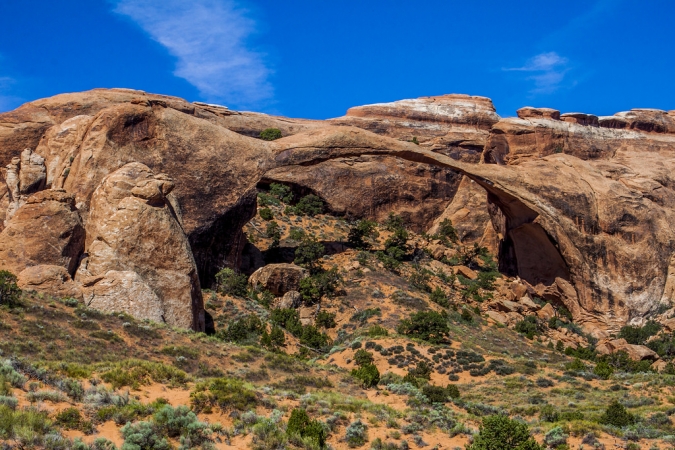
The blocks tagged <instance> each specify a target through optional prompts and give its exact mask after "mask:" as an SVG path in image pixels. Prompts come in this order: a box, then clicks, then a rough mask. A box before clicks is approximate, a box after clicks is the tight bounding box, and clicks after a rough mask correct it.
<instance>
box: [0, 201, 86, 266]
mask: <svg viewBox="0 0 675 450" xmlns="http://www.w3.org/2000/svg"><path fill="white" fill-rule="evenodd" d="M83 248H84V229H83V227H82V221H81V218H80V215H79V213H78V211H77V209H76V208H75V202H74V196H73V195H72V194H68V193H66V192H64V191H61V190H45V191H40V192H38V193H35V194H33V195H31V196H29V197H27V198H26V200H25V203H24V204H23V205H22V206H21V207H20V208H19V209H18V210H17V211H16V213H15V214H14V215H13V216H12V218H11V219H9V220H8V221H7V225H6V227H5V229H4V230H3V231H2V233H0V269H2V270H9V271H10V272H12V273H14V274H19V273H20V272H22V271H23V270H24V269H26V268H27V267H31V266H37V265H51V266H60V267H63V268H64V269H65V270H66V272H67V273H69V274H73V273H74V272H75V269H76V267H77V264H78V262H79V257H80V255H81V254H82V250H83Z"/></svg>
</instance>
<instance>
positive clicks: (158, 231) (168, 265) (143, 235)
mask: <svg viewBox="0 0 675 450" xmlns="http://www.w3.org/2000/svg"><path fill="white" fill-rule="evenodd" d="M173 188H174V183H173V181H172V180H171V179H170V178H169V177H168V176H166V175H163V174H158V175H154V174H153V173H152V172H151V171H150V169H149V168H148V167H147V166H145V165H143V164H140V163H130V164H126V165H124V166H123V167H122V168H120V169H118V170H116V171H115V172H113V173H112V174H110V175H108V176H107V177H105V178H104V180H103V182H102V183H101V185H100V187H99V188H98V189H96V191H95V192H94V194H93V196H92V199H91V208H90V213H89V219H88V221H87V228H86V231H87V239H86V246H85V251H86V259H85V260H84V261H83V263H82V265H81V266H80V268H79V269H78V272H77V277H76V281H77V282H79V283H81V284H82V290H83V294H84V300H85V302H86V303H87V305H88V306H90V307H92V308H96V309H100V310H104V311H127V312H129V313H130V314H133V315H135V316H136V317H139V318H147V319H152V320H155V321H161V322H166V323H168V324H170V325H173V326H179V327H185V328H193V329H196V330H203V329H204V310H203V300H202V295H201V290H200V287H199V277H198V275H197V267H196V265H195V262H194V259H193V257H192V252H191V250H190V245H189V243H188V240H187V237H186V236H185V233H184V232H183V229H182V227H181V225H180V222H179V219H178V217H177V215H176V214H175V213H174V207H173V205H172V201H171V198H170V196H171V194H170V193H171V191H172V190H173Z"/></svg>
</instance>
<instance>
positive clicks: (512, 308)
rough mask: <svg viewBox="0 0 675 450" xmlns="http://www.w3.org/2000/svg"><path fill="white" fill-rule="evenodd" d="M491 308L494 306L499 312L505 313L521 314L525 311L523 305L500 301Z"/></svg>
mask: <svg viewBox="0 0 675 450" xmlns="http://www.w3.org/2000/svg"><path fill="white" fill-rule="evenodd" d="M491 306H493V307H494V308H495V309H496V310H497V311H501V312H504V313H512V312H521V311H522V310H523V307H522V306H521V305H519V304H518V303H516V302H512V301H510V300H498V301H496V302H494V303H492V304H491Z"/></svg>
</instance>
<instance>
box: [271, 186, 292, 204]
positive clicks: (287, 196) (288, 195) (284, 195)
mask: <svg viewBox="0 0 675 450" xmlns="http://www.w3.org/2000/svg"><path fill="white" fill-rule="evenodd" d="M270 195H271V196H273V197H276V198H277V199H279V200H281V201H282V202H284V203H290V202H291V201H293V192H292V191H291V188H290V187H289V186H286V185H285V184H279V183H272V184H270Z"/></svg>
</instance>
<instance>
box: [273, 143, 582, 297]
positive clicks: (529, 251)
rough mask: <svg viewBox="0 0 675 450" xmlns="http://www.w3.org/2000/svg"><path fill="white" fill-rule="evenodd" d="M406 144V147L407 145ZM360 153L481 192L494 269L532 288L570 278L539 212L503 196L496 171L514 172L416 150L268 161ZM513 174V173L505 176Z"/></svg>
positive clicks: (323, 152) (292, 157) (321, 152)
mask: <svg viewBox="0 0 675 450" xmlns="http://www.w3.org/2000/svg"><path fill="white" fill-rule="evenodd" d="M411 145H412V144H411ZM361 155H388V156H394V157H398V158H401V159H405V160H408V161H413V162H420V163H425V164H429V165H434V166H438V167H444V168H450V169H454V170H456V171H458V172H459V173H461V174H463V175H465V176H467V177H468V178H470V179H472V180H473V181H475V182H476V183H478V184H479V185H480V186H481V187H483V188H484V189H485V190H486V191H487V197H488V205H490V206H489V207H490V216H491V218H492V222H493V226H494V227H495V229H496V230H497V232H498V233H499V235H500V237H501V242H500V248H499V255H498V259H499V268H500V271H501V272H502V273H505V274H506V275H509V276H519V277H520V278H522V279H524V280H526V281H527V282H529V283H530V284H532V285H537V284H540V283H541V284H544V285H547V286H548V285H551V284H552V283H553V282H554V281H555V279H556V278H558V277H560V278H563V279H565V280H569V279H570V270H569V267H568V264H567V263H566V261H565V258H564V257H563V255H562V253H561V252H560V250H559V248H558V247H559V246H558V243H557V242H556V241H555V239H554V238H553V237H552V234H551V233H550V232H549V231H547V230H546V229H545V228H544V226H542V224H541V221H538V220H536V219H537V218H538V217H539V216H540V214H541V211H538V209H539V208H537V207H536V205H534V204H532V202H528V201H527V200H526V199H521V198H518V197H516V196H515V195H514V194H513V193H511V192H509V189H508V187H507V186H506V185H505V184H506V183H505V182H504V179H505V178H508V177H500V176H498V175H496V174H498V171H513V170H515V169H513V168H509V167H503V166H497V165H492V164H490V165H485V164H483V165H477V164H468V163H463V162H460V161H456V160H453V159H452V158H449V157H447V156H444V155H441V154H438V153H434V152H431V151H428V150H423V149H419V148H411V147H409V148H406V149H385V148H380V149H373V148H358V147H352V148H329V149H326V148H312V147H311V146H308V147H297V148H285V149H282V150H281V151H279V152H278V153H277V154H276V155H275V158H274V162H275V164H274V165H275V167H274V168H277V167H284V166H289V165H299V166H309V165H314V164H318V163H320V162H323V161H327V160H330V159H334V158H342V157H352V156H361ZM511 173H513V172H511Z"/></svg>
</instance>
